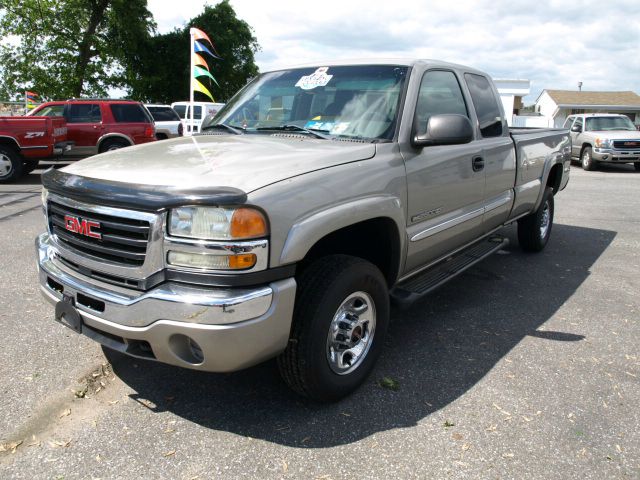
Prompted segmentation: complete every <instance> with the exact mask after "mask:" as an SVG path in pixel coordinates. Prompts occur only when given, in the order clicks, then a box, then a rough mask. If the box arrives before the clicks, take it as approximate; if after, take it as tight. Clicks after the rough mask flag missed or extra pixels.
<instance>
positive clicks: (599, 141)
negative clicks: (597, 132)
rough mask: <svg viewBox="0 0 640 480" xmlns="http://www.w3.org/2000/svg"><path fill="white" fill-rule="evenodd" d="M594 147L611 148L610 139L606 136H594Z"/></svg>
mask: <svg viewBox="0 0 640 480" xmlns="http://www.w3.org/2000/svg"><path fill="white" fill-rule="evenodd" d="M595 143H596V148H611V140H609V139H608V138H596V142H595Z"/></svg>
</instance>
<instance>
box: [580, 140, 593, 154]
mask: <svg viewBox="0 0 640 480" xmlns="http://www.w3.org/2000/svg"><path fill="white" fill-rule="evenodd" d="M587 147H591V144H590V143H583V144H582V148H581V149H580V158H582V152H584V149H585V148H587ZM591 148H593V147H591Z"/></svg>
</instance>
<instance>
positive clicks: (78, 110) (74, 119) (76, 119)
mask: <svg viewBox="0 0 640 480" xmlns="http://www.w3.org/2000/svg"><path fill="white" fill-rule="evenodd" d="M101 121H102V115H101V114H100V105H98V104H95V103H78V104H71V105H69V120H68V122H69V123H98V122H101Z"/></svg>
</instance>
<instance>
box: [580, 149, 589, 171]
mask: <svg viewBox="0 0 640 480" xmlns="http://www.w3.org/2000/svg"><path fill="white" fill-rule="evenodd" d="M590 163H591V154H590V153H589V150H585V151H584V153H583V154H582V166H583V167H588V166H589V164H590Z"/></svg>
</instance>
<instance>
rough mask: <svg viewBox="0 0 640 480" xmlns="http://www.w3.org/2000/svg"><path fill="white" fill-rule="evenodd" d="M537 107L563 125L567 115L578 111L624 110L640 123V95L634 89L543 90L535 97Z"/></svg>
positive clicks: (608, 111) (557, 124)
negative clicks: (619, 90)
mask: <svg viewBox="0 0 640 480" xmlns="http://www.w3.org/2000/svg"><path fill="white" fill-rule="evenodd" d="M535 111H536V112H538V113H540V115H542V116H544V117H545V118H547V120H548V124H549V126H553V127H561V126H562V125H563V124H564V121H565V119H566V118H567V116H569V115H572V114H576V113H623V114H625V115H627V116H628V117H629V118H630V119H631V121H632V122H633V123H635V124H636V125H640V95H638V94H637V93H635V92H631V91H628V92H587V91H574V90H543V91H542V93H541V94H540V95H539V96H538V99H537V100H536V103H535Z"/></svg>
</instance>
